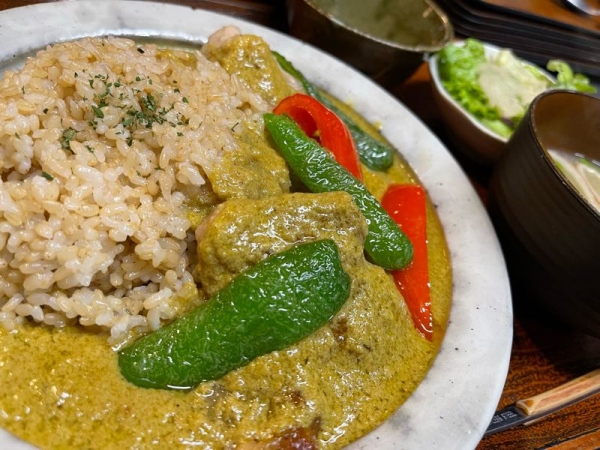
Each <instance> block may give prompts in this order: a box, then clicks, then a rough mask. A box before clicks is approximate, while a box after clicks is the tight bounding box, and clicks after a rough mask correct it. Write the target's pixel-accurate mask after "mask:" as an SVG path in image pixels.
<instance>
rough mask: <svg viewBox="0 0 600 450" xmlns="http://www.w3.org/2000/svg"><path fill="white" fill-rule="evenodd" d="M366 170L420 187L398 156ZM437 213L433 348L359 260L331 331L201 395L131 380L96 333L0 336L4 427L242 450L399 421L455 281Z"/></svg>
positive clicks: (333, 442) (389, 286) (100, 444)
mask: <svg viewBox="0 0 600 450" xmlns="http://www.w3.org/2000/svg"><path fill="white" fill-rule="evenodd" d="M253 139H254V138H252V139H250V140H249V141H248V142H244V141H243V140H242V142H241V143H240V152H241V153H240V155H239V158H242V159H244V158H248V159H252V158H253V156H252V155H253V154H255V152H256V146H254V145H252V144H251V142H252V141H253ZM273 164H274V165H273V166H271V169H267V170H269V171H271V172H274V173H276V174H278V175H277V176H280V175H281V173H282V170H283V169H281V164H280V161H275V162H274V163H273ZM363 170H364V174H365V183H366V185H367V186H368V187H369V188H370V189H371V190H372V192H373V193H374V194H375V195H376V196H378V197H380V196H381V195H382V194H383V192H384V191H385V188H386V187H387V186H388V185H389V184H390V183H393V182H395V183H406V182H416V176H415V174H414V173H413V172H412V171H411V170H410V168H409V167H408V166H407V164H406V163H404V162H403V161H402V160H401V159H400V158H399V157H396V158H395V162H394V165H393V167H392V168H391V169H389V170H388V172H387V173H379V172H371V171H369V170H368V169H366V168H363ZM284 178H285V177H283V178H277V177H275V179H276V180H277V179H278V180H280V181H279V182H276V183H274V184H273V185H269V186H268V187H267V188H268V189H273V190H274V191H281V192H279V194H281V193H285V192H287V190H289V184H288V183H289V180H286V179H284ZM282 180H283V181H282ZM267 188H265V189H267ZM232 196H233V197H235V195H234V194H232ZM214 204H216V199H215V197H214V195H213V194H212V193H206V195H205V196H203V198H202V199H201V201H200V202H199V204H198V205H196V206H197V209H198V212H196V214H198V215H199V217H204V216H205V215H206V214H207V213H208V212H209V211H210V210H211V208H212V207H213V206H214ZM427 214H428V217H427V218H428V246H429V247H428V249H429V251H428V254H429V265H430V279H431V301H432V311H433V320H434V339H433V342H429V341H427V340H425V339H424V338H423V337H422V336H421V335H420V334H419V333H418V332H417V331H416V330H415V328H414V327H413V325H412V322H411V318H410V316H409V314H408V311H407V309H406V307H405V305H404V303H403V299H402V298H401V296H400V294H399V293H398V292H397V290H396V288H395V286H394V284H393V281H392V280H391V277H390V276H389V275H388V274H387V273H385V272H384V271H383V270H382V269H381V268H379V267H377V266H374V265H372V264H370V263H368V262H366V261H365V260H364V258H362V257H360V258H354V259H353V260H352V262H348V261H346V263H345V269H347V271H348V273H350V274H351V276H352V279H353V284H352V293H351V297H350V299H349V300H348V302H347V303H346V304H345V305H344V307H343V308H342V310H341V311H340V312H339V313H338V314H337V315H336V316H335V317H334V318H333V319H332V320H331V321H330V323H329V324H328V325H326V326H324V327H322V328H320V329H319V330H318V331H317V332H316V333H314V334H313V335H311V336H309V337H308V338H306V339H304V340H303V341H301V342H299V343H298V344H296V345H293V346H292V347H290V348H288V349H286V350H283V351H278V352H273V353H270V354H267V355H264V356H262V357H259V358H257V359H255V360H254V361H252V362H251V363H250V364H248V365H247V366H245V367H242V368H240V369H238V370H235V371H232V372H230V373H229V374H227V375H226V376H224V377H223V378H222V379H220V380H216V381H207V382H203V383H201V384H200V385H199V386H198V387H197V388H195V389H193V390H191V391H185V392H184V391H166V390H154V389H143V388H138V387H135V386H133V385H132V384H130V383H128V382H127V381H126V380H125V379H124V378H123V377H122V376H121V375H120V373H119V369H118V366H117V354H116V353H115V351H114V350H113V349H112V348H111V347H110V346H109V345H108V344H107V341H106V335H105V334H99V333H95V332H94V330H93V329H90V328H86V329H84V328H78V327H69V328H65V329H61V330H59V329H53V328H47V327H41V326H36V325H26V326H24V327H22V328H20V329H18V330H17V331H14V332H7V331H5V330H0V383H1V385H2V386H3V389H2V390H1V392H0V425H1V426H2V427H3V428H5V429H7V430H9V431H10V432H12V433H14V434H15V435H17V436H19V437H20V438H22V439H24V440H26V441H29V442H31V443H33V444H34V445H36V446H39V447H41V448H52V449H63V448H64V449H67V448H68V449H72V448H86V449H92V448H97V449H112V448H114V449H123V448H133V449H144V448H169V449H172V448H173V449H175V448H192V447H196V448H203V449H230V448H242V447H240V446H239V444H243V443H248V442H250V443H252V442H256V441H259V442H267V441H268V440H269V439H272V438H273V437H274V436H278V435H281V434H282V433H285V432H287V431H289V430H290V429H294V428H303V427H304V428H311V429H313V430H316V431H317V435H316V438H317V441H318V443H319V445H320V447H322V448H327V449H329V448H331V449H336V448H341V447H343V446H345V445H347V444H348V443H350V442H352V441H353V440H355V439H357V438H359V437H360V436H362V435H364V434H365V433H367V432H369V431H370V430H372V429H373V428H374V427H376V426H377V425H378V424H379V423H381V422H382V421H384V420H385V419H386V418H387V417H389V415H390V414H391V413H392V412H393V411H394V410H396V409H397V408H398V407H399V406H400V405H401V404H402V403H403V402H404V401H405V400H406V398H407V397H408V396H409V395H410V394H411V393H412V392H413V391H414V389H415V388H416V387H417V385H418V384H419V383H420V382H421V380H422V379H423V378H424V376H425V374H426V373H427V370H428V369H429V367H430V365H431V363H432V361H433V359H434V357H435V355H436V354H437V352H438V350H439V346H440V344H441V341H442V339H443V336H444V332H445V328H446V323H447V320H448V314H449V310H450V304H451V290H452V279H451V271H450V263H449V255H448V251H447V248H446V244H445V240H444V235H443V230H442V228H441V225H440V222H439V220H438V218H437V216H436V213H435V210H434V207H433V206H432V205H431V204H429V205H428V212H427ZM257 220H258V221H260V218H257ZM347 239H348V243H347V244H343V245H344V246H345V247H347V248H351V247H352V246H353V245H354V244H353V243H352V242H353V241H352V239H355V240H356V239H357V238H356V237H353V236H351V235H350V236H347ZM359 244H360V243H359ZM431 401H435V399H431Z"/></svg>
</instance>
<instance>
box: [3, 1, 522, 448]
mask: <svg viewBox="0 0 600 450" xmlns="http://www.w3.org/2000/svg"><path fill="white" fill-rule="evenodd" d="M228 24H235V25H237V26H238V27H239V28H241V30H242V31H243V32H245V33H254V34H258V35H261V36H263V37H264V38H265V39H266V40H267V41H268V42H269V43H270V44H271V46H272V48H273V49H275V50H277V51H279V52H281V53H282V54H284V55H286V56H287V57H288V58H289V59H291V60H292V61H293V62H294V64H295V65H296V66H297V67H298V68H299V69H300V70H302V71H303V72H304V73H305V74H306V76H307V77H308V78H309V79H311V80H313V81H314V82H315V83H317V84H318V85H320V86H322V87H324V88H325V89H327V90H329V91H330V92H331V93H333V94H334V95H336V96H337V97H339V98H341V99H343V100H345V101H348V102H350V103H351V104H352V105H353V106H354V107H355V108H356V109H357V110H358V111H359V112H360V113H362V114H363V115H364V116H365V117H366V118H367V119H369V120H370V121H372V122H374V123H380V124H382V132H383V134H384V135H385V137H387V138H388V139H389V140H390V141H391V142H392V143H393V144H394V145H395V146H396V147H397V148H398V149H400V150H401V152H402V154H403V155H404V156H405V158H406V159H407V160H408V161H409V163H410V164H411V165H412V166H413V168H414V169H415V170H416V172H417V173H418V175H419V177H420V178H421V180H422V181H423V183H424V184H425V186H426V187H427V189H428V191H429V193H430V195H431V197H432V199H433V202H434V203H435V205H437V210H438V213H439V216H440V218H441V221H442V223H443V226H444V229H445V232H446V237H447V241H448V245H449V247H450V254H451V259H452V268H453V274H454V293H453V306H452V311H451V315H450V323H449V326H448V331H447V334H446V337H445V340H444V343H443V345H442V348H441V351H440V353H439V355H438V357H437V358H436V360H435V363H434V365H433V367H432V368H431V370H430V371H429V373H428V375H427V377H426V378H425V380H424V381H423V382H422V383H421V384H420V386H419V387H418V389H417V390H416V391H415V392H414V393H413V395H412V396H411V397H410V398H409V399H408V401H407V402H406V403H405V404H404V405H403V406H402V407H401V408H400V409H399V410H398V411H396V413H395V414H394V415H393V416H392V417H391V418H390V419H389V420H388V421H387V422H386V423H384V424H383V425H382V426H380V427H379V428H377V429H376V430H374V431H373V432H372V433H370V434H369V435H367V436H365V437H364V438H363V439H361V440H360V441H358V442H356V443H354V444H352V445H351V446H350V448H352V449H354V450H357V449H373V448H378V449H380V450H391V449H433V448H440V449H442V448H443V449H445V450H452V449H469V448H475V447H476V445H477V443H478V442H479V440H480V439H481V436H482V435H483V432H484V431H485V429H486V428H487V425H488V424H489V421H490V419H491V417H492V415H493V412H494V410H495V408H496V406H497V403H498V400H499V398H500V394H501V391H502V387H503V385H504V380H505V377H506V372H507V369H508V362H509V356H510V350H511V344H512V309H511V298H510V288H509V283H508V276H507V272H506V268H505V265H504V259H503V256H502V253H501V250H500V246H499V244H498V241H497V238H496V235H495V233H494V229H493V227H492V225H491V222H490V220H489V218H488V216H487V214H486V212H485V209H484V208H483V206H482V204H481V202H480V200H479V198H478V196H477V194H476V193H475V191H474V190H473V188H472V186H471V184H470V183H469V181H468V179H467V177H466V176H465V175H464V173H463V172H462V170H461V168H460V167H459V166H458V164H457V163H456V162H455V160H454V159H453V158H452V156H451V155H450V154H449V153H448V151H447V150H446V149H445V148H444V146H443V145H442V144H441V143H440V142H439V141H438V140H437V138H436V137H435V136H434V135H433V134H432V133H431V132H430V131H429V130H428V129H427V128H426V127H425V126H424V125H423V124H422V123H421V122H420V121H419V120H418V119H417V118H416V117H415V116H414V115H413V114H412V113H411V112H410V111H408V109H407V108H406V107H404V106H403V105H402V104H400V103H399V102H398V101H397V100H396V99H394V98H393V97H391V96H390V95H389V94H388V93H386V91H384V90H383V89H381V88H380V87H378V86H377V85H375V84H373V83H372V82H371V81H369V80H368V79H367V78H365V77H364V76H363V75H361V74H359V73H358V72H356V71H354V70H353V69H350V68H349V67H348V66H346V65H344V64H342V63H340V62H339V61H337V60H335V59H333V58H331V57H329V56H327V55H326V54H324V53H322V52H319V51H317V50H315V49H314V48H312V47H310V46H308V45H306V44H304V43H302V42H299V41H297V40H294V39H291V38H289V37H287V36H285V35H282V34H280V33H277V32H274V31H272V30H269V29H266V28H264V27H260V26H257V25H254V24H251V23H247V22H243V21H240V20H236V19H234V18H232V17H228V16H222V15H218V14H214V13H210V12H206V11H203V10H198V9H196V10H192V9H189V8H186V7H181V6H173V5H165V4H161V3H146V2H141V1H69V2H56V3H48V4H39V5H33V6H28V7H24V8H17V9H11V10H7V11H4V12H1V13H0V70H5V69H7V68H9V67H13V66H18V65H20V64H21V63H22V62H23V57H24V56H27V55H29V54H31V52H33V51H35V50H37V49H39V48H41V47H43V46H45V45H47V44H50V43H53V42H57V41H65V40H71V39H74V38H78V37H83V36H90V35H94V36H97V35H106V34H113V35H129V36H140V37H141V36H151V37H152V36H154V37H164V38H172V39H178V40H180V41H184V42H191V43H201V42H204V41H205V40H206V37H207V36H208V35H209V34H210V33H212V32H213V31H215V30H217V29H218V28H220V27H222V26H224V25H228ZM6 388H7V387H6V386H4V387H2V389H6ZM0 407H1V405H0ZM0 432H1V433H2V434H0V448H11V449H13V448H14V449H17V448H19V449H25V448H30V446H28V445H27V444H24V443H22V442H18V441H17V440H16V439H15V438H13V437H12V436H11V435H9V434H8V433H6V432H3V431H1V430H0Z"/></svg>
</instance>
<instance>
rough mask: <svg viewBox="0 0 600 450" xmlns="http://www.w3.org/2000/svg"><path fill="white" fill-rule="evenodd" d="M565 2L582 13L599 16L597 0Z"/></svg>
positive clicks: (570, 0)
mask: <svg viewBox="0 0 600 450" xmlns="http://www.w3.org/2000/svg"><path fill="white" fill-rule="evenodd" d="M565 2H566V3H568V4H569V5H571V6H573V7H574V8H575V9H577V10H579V11H581V12H583V13H584V14H588V15H590V16H600V1H599V0H565Z"/></svg>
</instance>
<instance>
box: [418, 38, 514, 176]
mask: <svg viewBox="0 0 600 450" xmlns="http://www.w3.org/2000/svg"><path fill="white" fill-rule="evenodd" d="M485 51H486V55H489V56H492V55H495V54H497V53H498V52H499V51H500V49H499V48H498V47H494V46H492V45H488V44H485ZM428 68H429V74H430V76H431V84H432V86H433V97H434V99H435V102H436V103H437V105H438V108H439V110H440V116H441V117H442V120H443V121H444V125H445V128H446V131H447V133H448V135H449V137H450V138H451V139H452V140H453V141H454V142H455V143H456V145H457V146H459V147H460V149H461V151H464V152H465V153H466V155H467V156H468V157H469V158H471V159H473V160H475V161H477V162H479V163H481V164H483V165H486V166H487V165H492V164H494V163H495V162H496V161H498V159H499V158H500V155H502V151H503V150H504V146H505V145H506V143H507V142H508V138H506V137H504V136H500V135H499V134H497V133H495V132H493V131H492V130H490V129H489V128H487V127H486V126H484V125H483V124H482V123H481V122H480V121H479V120H477V119H476V118H475V117H474V116H473V115H471V114H470V113H469V112H468V111H467V110H466V109H465V108H463V107H462V106H461V105H460V103H458V102H457V101H456V100H455V99H454V98H453V97H452V96H451V95H450V94H449V93H448V91H447V90H446V89H445V88H444V86H443V84H442V80H441V79H440V73H439V70H438V55H437V54H434V55H432V56H431V57H430V58H429V63H428Z"/></svg>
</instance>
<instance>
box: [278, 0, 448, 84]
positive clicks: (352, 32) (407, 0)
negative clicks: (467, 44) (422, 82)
mask: <svg viewBox="0 0 600 450" xmlns="http://www.w3.org/2000/svg"><path fill="white" fill-rule="evenodd" d="M287 13H288V24H289V31H290V34H291V35H293V36H295V37H297V38H298V39H301V40H303V41H306V42H308V43H309V44H311V45H314V46H316V47H319V48H321V49H322V50H325V51H326V52H328V53H330V54H332V55H334V56H336V57H338V58H339V59H341V60H343V61H345V62H346V63H348V64H350V65H351V66H354V67H355V68H357V69H358V70H360V71H361V72H363V73H364V74H366V75H367V76H369V77H370V78H372V79H373V80H375V81H377V82H378V83H380V84H382V85H384V86H386V87H392V86H395V85H398V84H400V83H402V82H403V81H404V80H406V79H407V78H409V77H410V76H411V75H412V74H413V73H414V72H415V71H416V70H417V68H418V67H419V66H420V65H421V63H423V61H424V59H425V55H426V54H429V53H433V52H436V51H438V50H441V49H442V48H443V47H444V46H445V45H446V44H448V43H449V42H450V41H451V40H452V39H453V37H454V29H453V27H452V24H451V23H450V21H449V19H448V17H447V16H446V14H445V13H444V12H443V11H442V10H441V9H440V8H439V7H438V6H437V5H436V4H435V3H434V2H433V1H431V0H391V1H390V0H287Z"/></svg>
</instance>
